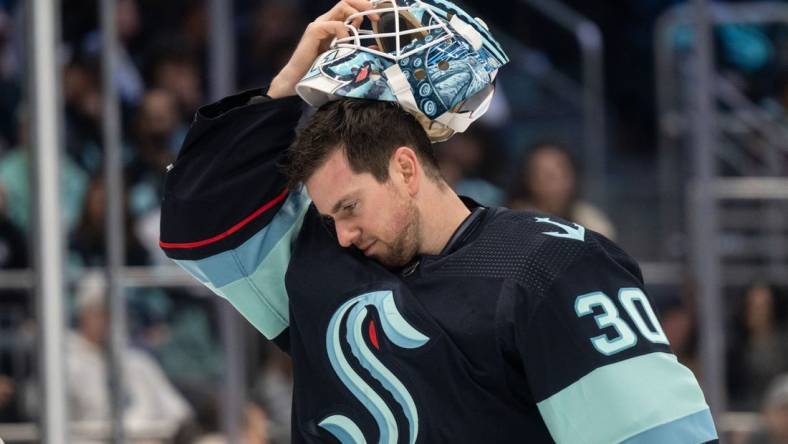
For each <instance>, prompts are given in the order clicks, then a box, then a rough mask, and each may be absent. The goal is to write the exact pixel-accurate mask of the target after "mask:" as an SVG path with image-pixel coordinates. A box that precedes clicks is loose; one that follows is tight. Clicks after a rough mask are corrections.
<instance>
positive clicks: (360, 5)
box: [315, 0, 379, 27]
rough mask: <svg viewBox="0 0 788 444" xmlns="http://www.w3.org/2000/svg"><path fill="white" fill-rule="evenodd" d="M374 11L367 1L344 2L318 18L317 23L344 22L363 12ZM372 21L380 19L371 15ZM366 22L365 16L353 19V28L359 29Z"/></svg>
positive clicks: (350, 0)
mask: <svg viewBox="0 0 788 444" xmlns="http://www.w3.org/2000/svg"><path fill="white" fill-rule="evenodd" d="M370 9H372V4H371V3H370V2H368V1H367V0H343V1H341V2H339V3H337V4H336V5H334V7H333V8H331V9H330V10H329V11H328V12H326V13H325V14H323V15H321V16H320V17H318V18H317V20H315V21H317V22H324V21H341V22H344V21H345V20H347V18H348V17H350V16H352V15H355V14H359V13H360V12H362V11H368V10H370ZM369 18H370V20H372V21H377V20H379V17H378V15H377V14H370V16H369ZM363 20H364V17H363V16H359V17H356V18H354V19H353V26H355V27H358V26H360V25H361V22H362V21H363Z"/></svg>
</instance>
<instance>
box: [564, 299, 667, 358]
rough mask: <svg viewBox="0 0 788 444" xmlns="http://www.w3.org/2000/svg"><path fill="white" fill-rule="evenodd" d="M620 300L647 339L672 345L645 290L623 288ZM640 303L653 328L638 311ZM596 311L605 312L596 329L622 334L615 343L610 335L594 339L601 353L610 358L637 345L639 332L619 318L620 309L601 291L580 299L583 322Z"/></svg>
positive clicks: (578, 310) (599, 316) (579, 314)
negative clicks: (611, 329) (607, 329)
mask: <svg viewBox="0 0 788 444" xmlns="http://www.w3.org/2000/svg"><path fill="white" fill-rule="evenodd" d="M618 300H619V302H620V303H621V305H622V306H623V307H624V310H626V312H627V314H629V317H630V318H632V321H633V322H634V323H635V326H636V327H637V329H638V331H639V332H640V334H641V335H643V337H644V338H646V339H648V340H649V341H651V342H653V343H655V344H668V337H667V336H666V335H665V332H664V331H663V330H662V327H661V326H660V325H659V320H658V319H657V315H656V313H654V309H653V308H651V304H650V303H649V301H648V298H647V297H646V294H645V293H643V290H641V289H639V288H622V289H620V290H619V291H618ZM636 302H640V305H642V306H643V310H644V311H645V312H646V316H647V317H648V320H649V322H650V323H651V326H649V325H648V324H646V321H645V320H644V319H643V316H641V315H640V311H638V308H637V306H636V305H635V303H636ZM594 307H600V308H601V309H602V313H601V314H598V315H596V316H594V320H596V325H597V326H598V327H599V329H600V330H601V329H604V328H607V327H613V328H614V329H615V330H616V333H617V334H618V336H617V337H615V338H612V339H611V338H609V337H608V336H607V334H603V335H599V336H595V337H593V338H591V343H592V344H594V348H596V349H597V350H598V351H599V352H600V353H602V354H604V355H607V356H610V355H614V354H616V353H619V352H621V351H623V350H626V349H628V348H630V347H633V346H634V345H635V344H637V342H638V338H637V336H636V335H635V332H633V331H632V328H631V327H630V326H629V325H628V324H627V323H626V322H625V321H624V320H623V319H621V317H620V316H619V314H618V308H616V305H615V304H614V303H613V301H612V300H611V299H610V297H608V295H606V294H605V293H602V292H601V291H595V292H593V293H588V294H584V295H581V296H578V297H577V300H576V301H575V312H576V313H577V315H578V316H579V317H581V318H582V317H583V316H588V315H590V314H593V313H594ZM652 328H653V330H652Z"/></svg>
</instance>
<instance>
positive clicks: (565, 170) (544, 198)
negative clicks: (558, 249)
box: [509, 143, 616, 240]
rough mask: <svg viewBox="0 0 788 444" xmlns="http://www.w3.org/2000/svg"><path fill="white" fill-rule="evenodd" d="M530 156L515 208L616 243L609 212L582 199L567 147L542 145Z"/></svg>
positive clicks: (514, 195) (517, 188) (517, 184)
mask: <svg viewBox="0 0 788 444" xmlns="http://www.w3.org/2000/svg"><path fill="white" fill-rule="evenodd" d="M527 153H528V154H527V155H526V157H525V159H524V161H523V163H522V165H521V167H520V169H519V174H520V175H519V176H518V179H517V181H516V182H515V184H514V188H513V191H512V193H511V195H510V203H509V206H510V207H511V208H513V209H531V210H537V211H541V212H544V213H548V214H552V215H555V216H558V217H562V218H564V219H566V220H569V221H572V222H576V223H578V224H580V225H582V226H584V227H586V228H588V229H591V230H594V231H596V232H598V233H600V234H602V235H604V236H606V237H607V238H609V239H613V240H615V237H616V230H615V227H614V226H613V223H612V222H611V221H610V219H608V217H607V216H606V215H605V213H603V212H602V211H601V210H600V209H598V208H596V207H595V206H593V205H591V204H590V203H588V202H586V201H583V200H581V198H580V194H581V193H580V189H579V186H578V177H577V176H578V170H577V166H576V163H575V162H574V160H573V159H572V156H571V155H570V154H569V151H567V150H566V148H564V147H562V146H561V145H560V144H556V143H541V144H537V145H535V146H533V147H532V148H530V149H529V150H528V151H527Z"/></svg>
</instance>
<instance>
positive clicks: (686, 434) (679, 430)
mask: <svg viewBox="0 0 788 444" xmlns="http://www.w3.org/2000/svg"><path fill="white" fill-rule="evenodd" d="M715 439H717V430H716V429H715V428H714V419H713V418H712V417H711V411H709V409H706V410H703V411H700V412H698V413H694V414H692V415H688V416H685V417H683V418H680V419H677V420H675V421H671V422H669V423H667V424H663V425H661V426H657V427H654V428H653V429H651V430H646V431H645V432H643V433H639V434H637V435H635V436H633V437H632V438H629V439H627V440H626V441H624V444H664V443H666V442H669V443H675V444H703V443H706V442H709V441H713V440H715Z"/></svg>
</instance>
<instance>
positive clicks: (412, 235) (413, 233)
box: [375, 202, 421, 268]
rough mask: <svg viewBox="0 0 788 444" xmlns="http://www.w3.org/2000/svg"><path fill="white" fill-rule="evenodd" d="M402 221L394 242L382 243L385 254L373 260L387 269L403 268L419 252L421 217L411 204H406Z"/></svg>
mask: <svg viewBox="0 0 788 444" xmlns="http://www.w3.org/2000/svg"><path fill="white" fill-rule="evenodd" d="M403 219H404V221H403V224H402V225H403V226H402V228H401V230H400V232H399V233H398V234H397V236H396V237H395V238H394V240H393V241H392V242H391V243H384V245H385V246H386V250H387V252H386V253H385V254H383V255H381V256H380V257H376V258H375V259H377V260H378V262H380V263H381V264H383V266H385V267H387V268H400V267H404V266H405V265H407V264H408V263H410V262H411V261H412V260H413V258H414V257H416V255H417V254H418V252H419V229H420V227H421V217H420V215H419V212H418V209H417V208H416V205H415V204H414V203H413V202H409V203H408V204H407V207H406V209H405V217H404V218H403ZM379 242H380V241H379Z"/></svg>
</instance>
